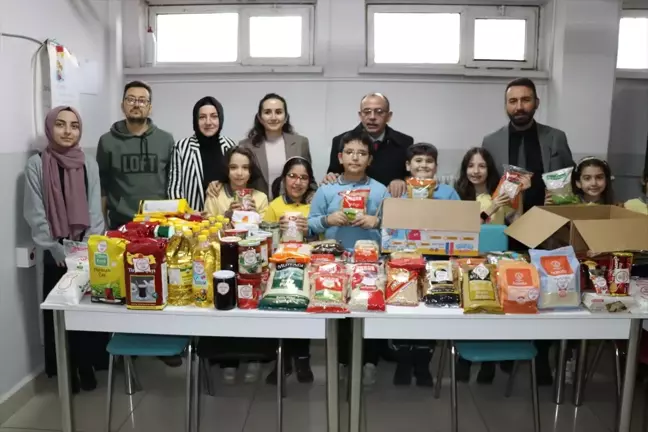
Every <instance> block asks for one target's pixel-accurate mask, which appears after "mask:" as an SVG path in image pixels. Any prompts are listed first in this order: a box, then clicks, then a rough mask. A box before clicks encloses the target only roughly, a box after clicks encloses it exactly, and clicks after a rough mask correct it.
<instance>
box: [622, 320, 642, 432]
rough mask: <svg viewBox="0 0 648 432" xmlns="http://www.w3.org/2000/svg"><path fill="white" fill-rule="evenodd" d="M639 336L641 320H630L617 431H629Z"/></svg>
mask: <svg viewBox="0 0 648 432" xmlns="http://www.w3.org/2000/svg"><path fill="white" fill-rule="evenodd" d="M640 336H641V320H640V319H633V320H630V335H629V337H628V352H627V357H626V367H625V376H624V377H623V393H622V395H621V409H620V414H619V432H630V423H631V420H632V400H633V397H634V389H635V378H636V375H637V357H638V355H639V339H640Z"/></svg>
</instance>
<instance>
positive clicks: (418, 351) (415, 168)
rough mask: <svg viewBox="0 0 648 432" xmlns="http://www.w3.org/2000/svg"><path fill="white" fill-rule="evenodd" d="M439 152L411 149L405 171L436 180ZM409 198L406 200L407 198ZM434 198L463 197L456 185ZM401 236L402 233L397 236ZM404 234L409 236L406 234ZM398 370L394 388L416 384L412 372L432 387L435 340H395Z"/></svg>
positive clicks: (440, 187) (444, 188)
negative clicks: (455, 188)
mask: <svg viewBox="0 0 648 432" xmlns="http://www.w3.org/2000/svg"><path fill="white" fill-rule="evenodd" d="M438 156H439V152H438V150H437V148H436V147H435V146H433V145H432V144H428V143H418V144H414V145H413V146H411V147H410V148H408V149H407V161H406V162H405V168H407V171H408V172H409V173H410V174H411V175H412V177H415V178H418V179H424V180H425V179H433V178H434V177H435V176H436V172H437V160H438ZM406 197H407V196H406V195H405V196H404V197H403V198H406ZM433 199H439V200H459V199H461V198H459V194H457V192H456V191H455V190H454V188H453V187H452V186H449V185H447V184H438V185H437V187H436V189H434V195H433ZM397 235H398V234H397ZM402 235H405V234H404V233H402ZM393 344H394V347H395V348H396V362H397V363H396V371H395V372H394V385H405V386H408V385H410V383H411V382H412V372H413V374H414V377H415V378H416V385H417V386H421V387H432V385H433V384H434V380H433V378H432V374H430V360H432V354H433V353H434V347H435V345H436V342H435V341H426V340H395V341H394V342H393Z"/></svg>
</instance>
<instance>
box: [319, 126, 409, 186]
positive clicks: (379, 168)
mask: <svg viewBox="0 0 648 432" xmlns="http://www.w3.org/2000/svg"><path fill="white" fill-rule="evenodd" d="M362 128H363V126H362V123H361V124H359V125H358V126H356V128H355V129H354V130H353V131H354V132H357V131H361V130H362ZM349 132H350V131H349ZM346 133H347V132H344V133H343V134H340V135H338V136H336V137H335V138H333V143H332V144H331V157H330V162H329V167H328V170H327V171H326V172H327V173H330V172H332V173H337V174H342V172H343V168H342V165H340V162H339V160H338V153H339V152H340V141H341V140H342V136H343V135H344V134H346ZM412 144H414V138H412V137H411V136H409V135H405V134H404V133H401V132H398V131H396V130H394V129H392V128H390V127H389V126H387V128H386V129H385V138H384V140H383V142H382V144H381V145H380V148H379V149H378V150H377V151H376V152H375V153H374V155H373V161H372V162H371V165H370V166H369V169H368V170H367V175H368V176H369V177H371V178H373V179H375V180H376V181H379V182H380V183H382V184H384V185H385V186H389V183H391V181H392V180H403V179H405V177H407V176H408V173H407V170H406V169H405V162H406V161H407V148H408V147H409V146H411V145H412Z"/></svg>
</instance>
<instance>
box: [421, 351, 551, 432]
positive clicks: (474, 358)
mask: <svg viewBox="0 0 648 432" xmlns="http://www.w3.org/2000/svg"><path fill="white" fill-rule="evenodd" d="M536 355H537V350H536V348H535V345H534V344H533V342H530V341H461V342H450V380H451V388H450V406H451V419H452V422H451V425H452V428H451V430H452V431H453V432H458V430H459V424H458V418H459V414H458V404H457V378H456V375H455V365H456V362H457V359H458V357H461V358H463V359H466V360H468V361H470V362H473V363H477V362H501V361H513V362H514V363H513V370H512V371H511V375H510V376H509V379H508V383H507V384H506V392H505V393H504V396H505V397H509V396H510V395H511V393H512V392H513V384H514V382H515V374H516V373H517V370H518V367H519V362H520V361H528V362H530V363H531V399H532V401H533V428H534V431H535V432H540V407H539V402H538V383H537V380H536V372H535V358H536ZM444 357H445V350H443V348H442V351H441V359H440V361H439V370H438V373H437V385H436V389H435V394H434V397H435V398H438V397H439V395H440V390H441V377H442V376H443V367H444V363H445V361H444Z"/></svg>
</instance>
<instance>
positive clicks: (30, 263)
mask: <svg viewBox="0 0 648 432" xmlns="http://www.w3.org/2000/svg"><path fill="white" fill-rule="evenodd" d="M35 265H36V246H22V247H17V248H16V266H17V267H18V268H31V267H34V266H35Z"/></svg>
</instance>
